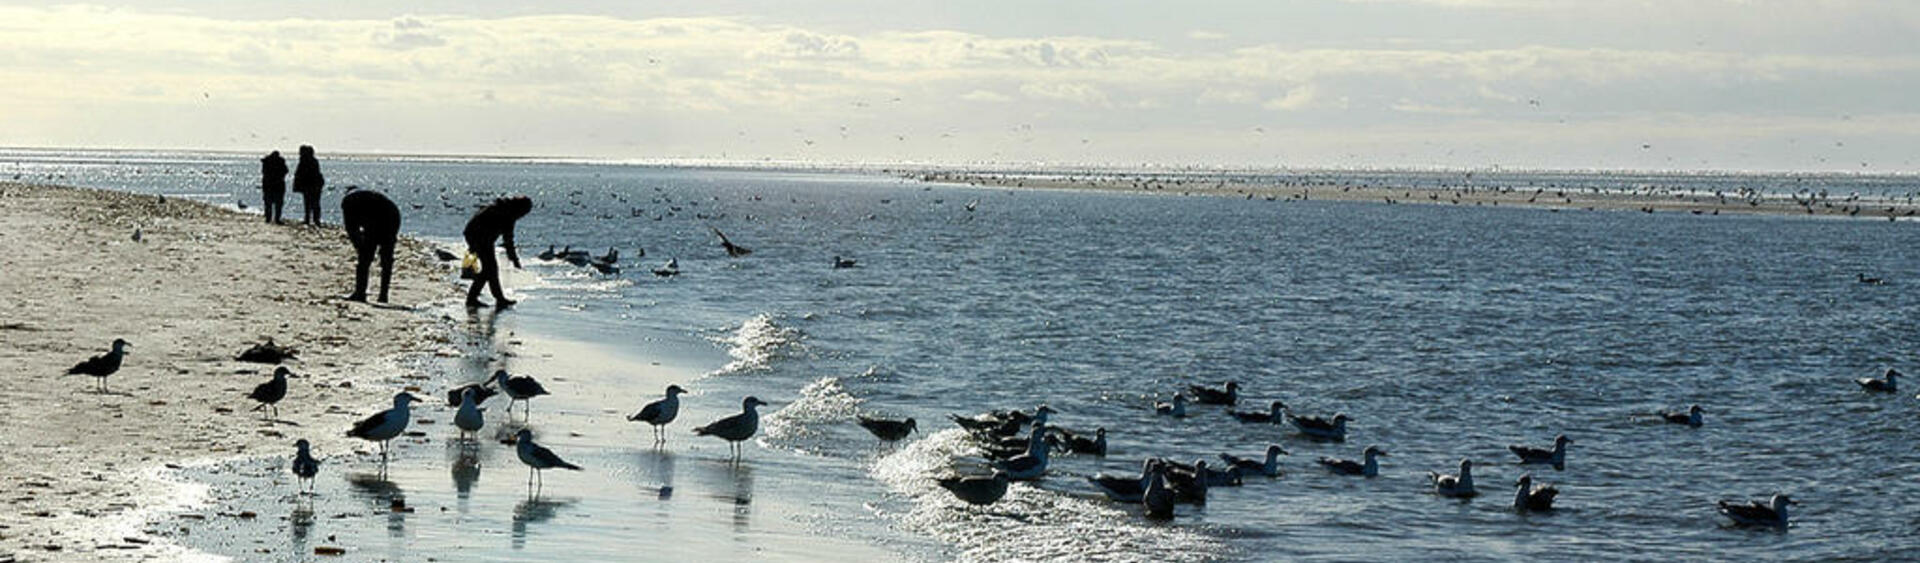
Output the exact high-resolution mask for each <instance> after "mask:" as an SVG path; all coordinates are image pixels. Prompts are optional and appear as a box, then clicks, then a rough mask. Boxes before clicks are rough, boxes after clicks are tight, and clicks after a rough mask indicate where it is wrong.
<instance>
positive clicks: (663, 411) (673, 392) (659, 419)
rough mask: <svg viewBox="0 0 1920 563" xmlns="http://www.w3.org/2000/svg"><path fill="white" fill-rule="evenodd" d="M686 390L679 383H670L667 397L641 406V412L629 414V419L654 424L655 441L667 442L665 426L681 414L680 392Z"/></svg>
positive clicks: (658, 442)
mask: <svg viewBox="0 0 1920 563" xmlns="http://www.w3.org/2000/svg"><path fill="white" fill-rule="evenodd" d="M685 392H687V390H686V389H681V388H680V386H679V385H668V386H667V396H666V398H663V399H660V400H658V401H654V402H651V403H647V405H646V406H644V407H640V412H636V413H633V415H632V416H628V417H627V421H629V422H645V423H647V424H651V425H653V443H655V444H662V443H666V441H667V432H666V429H665V428H663V427H665V426H666V425H667V423H669V422H673V419H675V418H678V417H679V416H680V394H681V393H685Z"/></svg>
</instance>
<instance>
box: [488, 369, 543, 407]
mask: <svg viewBox="0 0 1920 563" xmlns="http://www.w3.org/2000/svg"><path fill="white" fill-rule="evenodd" d="M493 380H494V382H496V383H498V384H499V385H500V389H501V390H503V391H506V392H507V396H508V397H512V398H513V401H510V402H508V403H507V414H509V415H511V414H513V403H514V402H519V401H526V402H527V406H526V413H527V417H528V418H532V417H533V398H534V397H538V396H541V395H551V394H552V393H548V392H547V388H545V387H541V386H540V382H539V381H537V380H534V378H533V376H530V375H517V376H511V377H509V376H508V375H507V370H504V369H503V370H495V371H494V372H493Z"/></svg>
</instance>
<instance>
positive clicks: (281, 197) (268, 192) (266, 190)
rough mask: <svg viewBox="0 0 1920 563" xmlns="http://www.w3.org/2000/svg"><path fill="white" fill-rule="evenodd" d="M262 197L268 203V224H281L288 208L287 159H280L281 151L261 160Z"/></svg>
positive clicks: (265, 205)
mask: <svg viewBox="0 0 1920 563" xmlns="http://www.w3.org/2000/svg"><path fill="white" fill-rule="evenodd" d="M260 195H261V197H262V198H264V199H265V200H266V201H265V202H264V205H262V206H261V207H264V208H265V209H266V215H267V222H268V223H273V224H276V225H278V224H280V212H281V211H282V210H284V209H286V207H287V159H285V158H281V157H280V151H273V152H272V153H268V154H267V157H266V158H262V159H260Z"/></svg>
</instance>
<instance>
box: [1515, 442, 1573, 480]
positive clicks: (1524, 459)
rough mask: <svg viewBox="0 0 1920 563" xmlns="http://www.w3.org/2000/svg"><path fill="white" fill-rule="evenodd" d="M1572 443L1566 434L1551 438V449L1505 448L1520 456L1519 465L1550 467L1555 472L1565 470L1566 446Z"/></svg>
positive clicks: (1517, 445) (1516, 446)
mask: <svg viewBox="0 0 1920 563" xmlns="http://www.w3.org/2000/svg"><path fill="white" fill-rule="evenodd" d="M1571 443H1573V439H1572V438H1568V437H1567V435H1566V434H1561V435H1559V436H1554V437H1553V449H1551V450H1547V449H1541V448H1530V447H1527V446H1522V445H1519V444H1515V445H1511V446H1507V451H1510V452H1513V455H1517V456H1520V464H1521V465H1527V464H1534V463H1537V464H1543V465H1551V466H1553V469H1554V470H1555V471H1559V470H1563V469H1566V468H1567V444H1571Z"/></svg>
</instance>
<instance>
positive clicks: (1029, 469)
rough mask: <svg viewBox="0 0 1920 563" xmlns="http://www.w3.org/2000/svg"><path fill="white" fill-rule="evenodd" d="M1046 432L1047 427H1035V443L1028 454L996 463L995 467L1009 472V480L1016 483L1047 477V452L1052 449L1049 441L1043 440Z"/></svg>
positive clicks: (1038, 425)
mask: <svg viewBox="0 0 1920 563" xmlns="http://www.w3.org/2000/svg"><path fill="white" fill-rule="evenodd" d="M1046 431H1047V427H1046V425H1043V424H1035V425H1033V441H1032V442H1031V445H1030V446H1028V448H1027V453H1024V454H1021V455H1017V456H1014V457H1013V458H1011V459H1008V460H1005V461H997V462H994V467H996V468H998V469H1000V470H1001V471H1005V472H1007V478H1009V479H1013V480H1016V481H1029V480H1033V479H1039V478H1040V476H1042V475H1046V474H1047V450H1048V449H1050V448H1049V446H1048V445H1047V441H1046V440H1045V439H1042V437H1043V436H1044V435H1045V434H1046Z"/></svg>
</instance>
